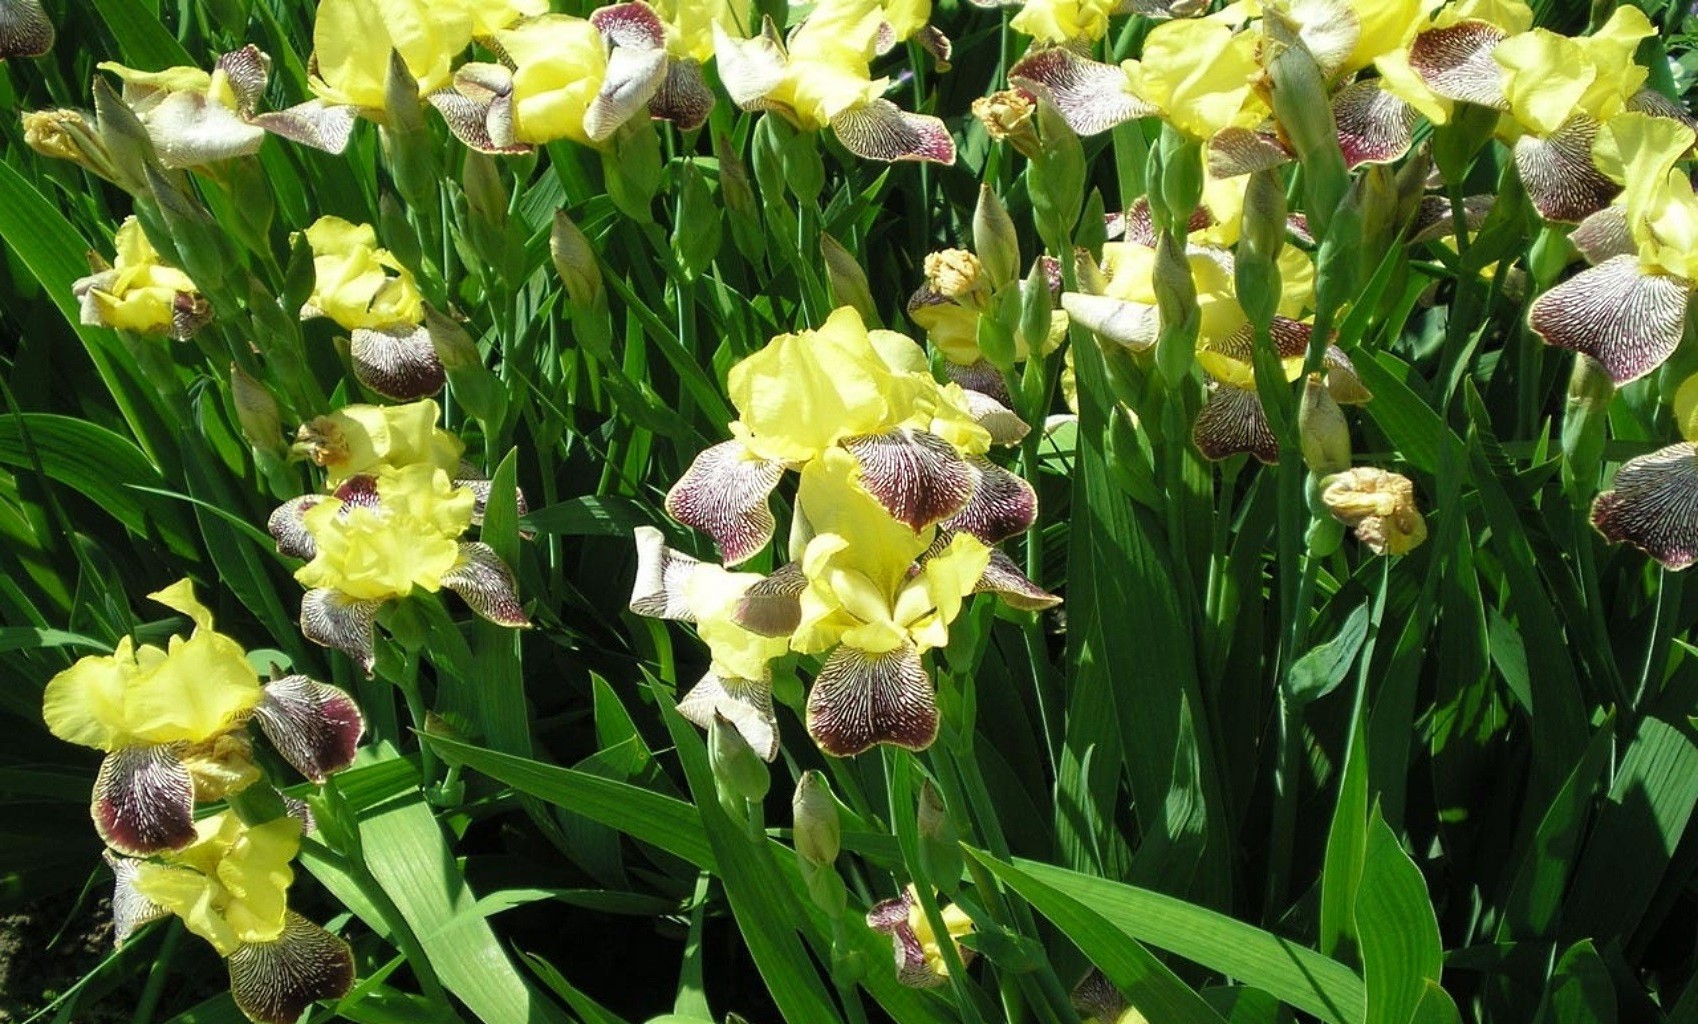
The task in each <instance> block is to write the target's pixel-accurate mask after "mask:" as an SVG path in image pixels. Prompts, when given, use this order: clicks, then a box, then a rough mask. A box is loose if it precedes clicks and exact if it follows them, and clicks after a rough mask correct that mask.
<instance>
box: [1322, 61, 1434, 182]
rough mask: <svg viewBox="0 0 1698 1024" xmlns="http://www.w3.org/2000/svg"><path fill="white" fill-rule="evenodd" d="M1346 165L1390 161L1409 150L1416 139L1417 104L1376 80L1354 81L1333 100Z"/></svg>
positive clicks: (1334, 116) (1352, 165) (1339, 140)
mask: <svg viewBox="0 0 1698 1024" xmlns="http://www.w3.org/2000/svg"><path fill="white" fill-rule="evenodd" d="M1332 114H1333V119H1334V120H1335V121H1336V122H1337V123H1338V143H1339V146H1340V148H1342V149H1343V150H1344V165H1345V166H1346V167H1357V166H1359V165H1361V164H1383V163H1390V162H1391V161H1393V160H1396V159H1397V158H1398V157H1401V156H1402V155H1403V154H1405V153H1407V152H1409V147H1410V146H1411V145H1412V144H1413V143H1414V141H1415V108H1414V107H1411V106H1410V105H1409V104H1407V103H1405V102H1403V100H1401V99H1399V98H1397V97H1396V96H1393V95H1392V94H1391V93H1389V92H1386V91H1385V90H1384V89H1381V88H1380V85H1379V82H1377V81H1366V82H1355V83H1353V84H1351V85H1347V86H1345V87H1344V88H1343V89H1340V90H1339V91H1338V93H1337V94H1336V95H1334V96H1333V100H1332Z"/></svg>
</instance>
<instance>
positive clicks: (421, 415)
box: [298, 398, 466, 488]
mask: <svg viewBox="0 0 1698 1024" xmlns="http://www.w3.org/2000/svg"><path fill="white" fill-rule="evenodd" d="M441 416H442V409H441V407H440V406H438V405H437V404H436V402H434V401H432V400H431V399H428V398H426V399H421V400H420V401H417V402H408V403H406V404H404V405H345V406H343V407H342V408H340V409H338V410H336V411H335V412H333V413H331V414H330V415H328V416H319V417H316V418H315V419H313V420H312V421H311V422H309V423H307V424H305V425H303V426H302V427H301V430H300V435H299V441H298V444H299V446H300V448H301V449H303V450H304V451H305V452H306V454H307V455H308V456H309V457H310V458H311V459H312V460H313V462H315V463H317V464H318V465H320V466H323V467H324V469H325V476H326V483H327V484H328V486H330V487H331V488H335V487H336V486H337V485H338V484H341V483H342V482H343V481H344V480H347V479H348V478H349V477H354V476H360V475H362V474H376V473H378V472H380V471H382V470H384V469H400V468H402V467H404V466H412V465H426V466H434V467H435V468H437V469H440V470H442V471H444V472H446V473H450V474H455V473H458V472H459V469H460V455H461V453H462V452H464V451H465V448H466V446H465V444H464V443H463V442H461V440H460V439H459V438H457V437H455V436H454V435H453V434H450V433H449V432H448V431H446V430H443V429H442V428H441V427H439V426H437V425H436V424H437V421H438V420H439V419H441Z"/></svg>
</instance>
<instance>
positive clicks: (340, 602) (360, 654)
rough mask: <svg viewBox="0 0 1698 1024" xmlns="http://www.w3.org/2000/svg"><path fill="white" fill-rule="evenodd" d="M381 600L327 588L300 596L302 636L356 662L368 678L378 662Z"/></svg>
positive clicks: (319, 588)
mask: <svg viewBox="0 0 1698 1024" xmlns="http://www.w3.org/2000/svg"><path fill="white" fill-rule="evenodd" d="M381 607H383V602H381V601H362V600H360V599H358V598H353V597H348V596H347V595H345V594H342V593H341V592H339V591H335V590H331V589H329V588H328V587H318V588H316V589H314V590H309V591H307V592H306V593H305V594H303V595H302V596H301V635H302V636H304V637H306V638H307V639H308V640H311V641H312V642H313V643H315V644H319V645H320V646H323V647H331V648H335V649H336V650H338V651H341V652H342V653H343V654H346V655H347V656H348V657H350V658H352V659H354V661H355V663H357V664H358V665H359V666H360V668H361V669H362V670H363V671H364V672H365V674H366V675H368V676H369V675H371V669H372V666H373V665H375V664H376V663H377V654H376V645H377V638H376V636H375V635H374V633H373V628H374V626H375V624H376V622H377V610H378V609H379V608H381Z"/></svg>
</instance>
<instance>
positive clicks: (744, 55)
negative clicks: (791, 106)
mask: <svg viewBox="0 0 1698 1024" xmlns="http://www.w3.org/2000/svg"><path fill="white" fill-rule="evenodd" d="M713 56H714V63H715V66H716V67H717V69H718V71H719V80H720V82H721V83H722V84H724V86H725V92H726V94H727V95H729V96H730V97H731V102H733V103H735V104H737V106H739V107H741V108H742V109H744V110H762V109H765V108H766V107H768V106H769V105H770V103H769V102H768V101H767V98H766V97H767V94H768V93H770V92H772V91H773V90H774V89H776V88H778V85H779V83H780V82H783V81H784V76H785V73H786V70H787V66H788V63H789V62H788V60H786V58H785V56H784V46H783V45H782V44H781V43H780V42H779V41H778V30H777V29H776V28H774V27H773V24H772V19H771V18H770V17H768V18H765V19H764V21H763V25H762V29H761V34H760V35H758V36H755V37H754V38H753V39H738V38H736V37H734V36H729V35H726V33H725V30H724V29H722V28H720V27H719V25H718V24H717V23H715V24H714V26H713Z"/></svg>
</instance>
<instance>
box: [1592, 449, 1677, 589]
mask: <svg viewBox="0 0 1698 1024" xmlns="http://www.w3.org/2000/svg"><path fill="white" fill-rule="evenodd" d="M1592 525H1593V526H1595V527H1597V528H1598V532H1599V533H1601V534H1603V535H1604V536H1605V537H1608V538H1609V539H1610V541H1611V542H1612V543H1618V544H1619V543H1627V544H1631V545H1633V546H1634V547H1636V548H1638V549H1639V550H1641V551H1643V552H1645V553H1646V554H1647V555H1650V556H1651V557H1652V558H1654V559H1656V560H1657V561H1658V562H1661V563H1662V564H1663V565H1664V566H1665V567H1667V568H1669V569H1676V570H1679V569H1684V568H1686V567H1687V566H1689V565H1691V564H1692V563H1693V562H1694V561H1698V445H1695V444H1692V443H1690V442H1682V443H1680V444H1675V445H1670V446H1669V447H1667V448H1663V449H1660V450H1658V451H1654V452H1652V453H1651V454H1649V455H1641V456H1639V457H1638V458H1636V459H1629V460H1628V461H1627V462H1625V463H1623V464H1622V467H1621V468H1620V469H1619V470H1617V471H1616V474H1615V483H1614V485H1613V487H1612V489H1611V490H1608V491H1605V492H1603V493H1602V494H1600V495H1598V497H1597V499H1596V500H1595V501H1593V502H1592Z"/></svg>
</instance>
